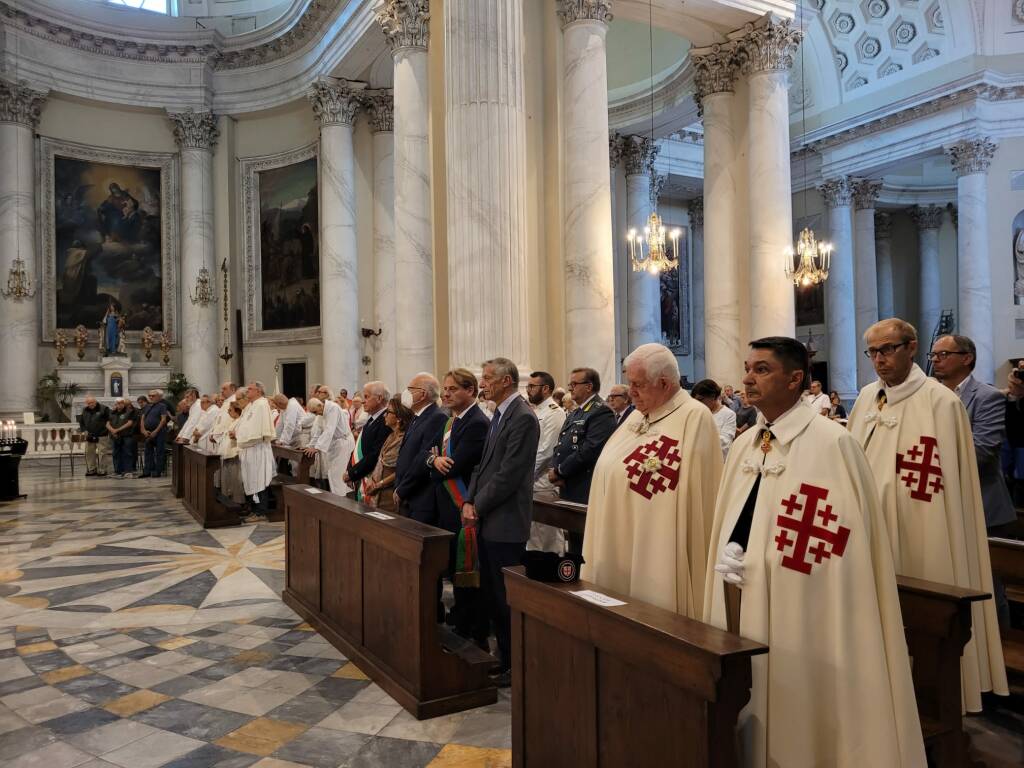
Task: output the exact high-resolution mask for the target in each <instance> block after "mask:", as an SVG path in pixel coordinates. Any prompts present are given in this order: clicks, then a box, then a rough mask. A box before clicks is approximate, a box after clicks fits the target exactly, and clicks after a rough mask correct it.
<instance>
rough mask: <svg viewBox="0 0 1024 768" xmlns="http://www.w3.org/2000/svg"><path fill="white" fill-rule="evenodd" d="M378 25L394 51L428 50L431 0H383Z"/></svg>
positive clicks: (379, 9)
mask: <svg viewBox="0 0 1024 768" xmlns="http://www.w3.org/2000/svg"><path fill="white" fill-rule="evenodd" d="M377 23H378V24H380V28H381V29H382V30H383V32H384V37H386V38H387V40H388V44H389V45H390V46H391V50H392V51H400V50H402V49H403V48H421V49H423V50H426V48H427V45H428V44H429V42H430V0H382V2H381V4H380V5H378V6H377Z"/></svg>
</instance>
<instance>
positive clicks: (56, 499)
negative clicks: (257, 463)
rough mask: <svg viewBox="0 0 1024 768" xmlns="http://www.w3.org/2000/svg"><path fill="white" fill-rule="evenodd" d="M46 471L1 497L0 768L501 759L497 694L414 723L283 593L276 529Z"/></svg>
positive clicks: (504, 710) (158, 483) (460, 766)
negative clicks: (208, 522) (230, 522)
mask: <svg viewBox="0 0 1024 768" xmlns="http://www.w3.org/2000/svg"><path fill="white" fill-rule="evenodd" d="M55 476H56V467H55V466H45V465H42V466H40V465H35V466H33V465H31V464H29V465H25V466H24V467H23V470H22V491H23V492H26V493H27V494H28V499H26V500H22V501H18V502H12V503H8V504H0V765H2V766H4V768H29V766H32V767H34V768H72V767H74V766H80V767H81V768H100V767H101V766H102V767H103V768H106V767H108V766H121V767H122V768H157V766H162V767H163V768H206V767H208V766H209V767H211V768H212V767H213V766H216V767H217V768H245V767H246V766H259V767H260V768H287V767H290V766H313V767H315V768H336V767H337V766H352V767H355V766H366V767H369V766H386V767H387V768H406V767H408V768H413V767H414V766H430V767H431V768H469V767H470V766H473V767H474V768H476V767H477V766H480V767H484V766H490V767H493V768H498V767H499V766H511V764H512V756H511V751H510V744H511V720H510V704H509V699H508V695H507V693H504V692H503V694H502V696H501V697H500V698H499V700H498V703H497V704H494V705H492V706H489V707H483V708H480V709H476V710H473V711H471V712H463V713H459V714H455V715H451V716H447V717H439V718H435V719H432V720H426V721H422V722H421V721H417V720H416V719H415V718H413V717H412V716H410V715H409V714H408V713H407V712H405V711H404V710H403V709H402V708H401V707H400V706H399V705H398V704H397V703H396V702H395V701H394V700H393V699H392V698H391V697H390V696H388V695H387V694H386V693H384V692H383V691H382V690H381V689H380V688H378V687H377V686H376V685H374V684H373V683H371V682H370V681H369V680H367V679H366V676H365V675H364V674H363V673H362V672H361V671H360V670H359V669H358V668H357V667H356V666H355V665H354V664H352V663H351V662H349V661H347V660H346V659H345V658H344V657H343V656H342V655H341V654H340V653H339V652H338V651H337V650H335V649H334V648H333V647H331V646H330V645H328V643H327V641H326V640H324V639H323V638H322V637H320V635H318V634H317V633H316V632H315V631H313V629H312V628H311V627H309V626H308V625H307V624H305V623H303V621H302V620H301V619H300V618H299V617H298V616H296V615H295V614H294V613H293V612H292V611H291V610H290V609H289V608H287V607H286V606H285V605H283V604H282V603H281V601H280V598H279V595H280V592H281V589H282V588H283V586H284V570H283V569H284V530H283V526H282V525H281V524H260V525H246V526H242V527H238V528H227V529H220V530H209V531H204V530H202V529H201V528H200V527H199V526H198V525H196V524H195V522H194V521H193V520H192V518H191V517H190V516H189V515H188V514H187V513H186V512H185V511H184V510H183V509H182V508H181V505H180V503H179V502H178V501H176V500H175V499H173V498H172V496H171V494H170V488H169V481H168V480H166V479H157V480H153V479H146V480H116V479H112V478H88V479H86V478H84V477H82V475H81V472H79V473H78V475H77V476H76V477H75V478H68V477H67V476H66V475H65V478H64V479H61V480H58V479H56V477H55Z"/></svg>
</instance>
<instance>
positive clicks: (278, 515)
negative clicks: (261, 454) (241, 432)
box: [267, 445, 313, 523]
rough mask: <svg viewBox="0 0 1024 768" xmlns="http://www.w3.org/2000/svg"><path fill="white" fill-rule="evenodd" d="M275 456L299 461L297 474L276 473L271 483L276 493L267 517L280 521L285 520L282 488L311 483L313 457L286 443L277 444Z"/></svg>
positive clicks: (272, 489)
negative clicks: (310, 472)
mask: <svg viewBox="0 0 1024 768" xmlns="http://www.w3.org/2000/svg"><path fill="white" fill-rule="evenodd" d="M273 449H274V458H275V459H287V460H288V461H295V462H298V465H299V466H298V471H297V473H296V474H295V475H281V474H278V475H274V479H273V480H272V481H271V483H270V492H271V493H273V494H274V509H271V510H270V511H269V514H268V515H267V519H268V520H270V522H272V523H279V522H281V521H282V520H284V495H283V493H282V490H283V489H284V487H285V486H286V485H292V484H295V483H298V484H299V485H309V470H310V469H311V468H312V467H313V458H312V457H311V456H307V455H306V454H305V453H304V452H303V451H302V450H300V449H298V448H289V447H287V446H284V445H275V446H273Z"/></svg>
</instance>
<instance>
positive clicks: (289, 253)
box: [241, 147, 320, 342]
mask: <svg viewBox="0 0 1024 768" xmlns="http://www.w3.org/2000/svg"><path fill="white" fill-rule="evenodd" d="M317 166H318V159H317V153H316V147H306V148H304V149H301V150H296V151H292V152H286V153H283V154H278V155H270V156H265V157H259V158H245V159H243V160H242V161H241V172H242V189H243V197H244V200H245V210H244V218H245V233H246V278H247V280H246V282H247V297H246V314H247V323H246V330H247V340H249V341H268V342H269V341H278V342H280V341H297V340H313V339H317V338H319V335H320V215H319V206H320V202H319V194H318V184H317V179H318V176H317V174H318V168H317Z"/></svg>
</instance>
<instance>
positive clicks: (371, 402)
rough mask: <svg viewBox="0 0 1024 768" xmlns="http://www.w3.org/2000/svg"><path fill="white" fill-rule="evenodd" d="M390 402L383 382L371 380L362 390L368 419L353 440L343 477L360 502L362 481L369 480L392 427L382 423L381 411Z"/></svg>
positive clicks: (388, 393)
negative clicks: (354, 441) (353, 447)
mask: <svg viewBox="0 0 1024 768" xmlns="http://www.w3.org/2000/svg"><path fill="white" fill-rule="evenodd" d="M390 399H391V393H390V392H388V388H387V387H386V386H384V382H383V381H371V382H369V383H367V384H366V385H365V386H364V387H363V410H364V411H366V413H367V420H366V424H364V425H363V429H362V431H361V432H360V433H359V438H358V439H357V440H356V449H355V450H354V451H352V458H351V460H350V461H349V466H348V471H347V472H346V473H345V475H344V477H343V478H342V479H343V480H344V481H345V482H346V483H348V484H350V485H352V486H354V487H355V489H356V498H357V499H358V500H360V501H362V499H363V491H362V483H363V479H364V478H367V477H369V476H370V473H371V472H373V470H374V468H375V467H376V466H377V459H379V458H380V449H381V448H383V447H384V441H385V440H387V439H388V435H390V434H391V427H389V426H388V425H387V424H386V423H385V421H384V411H385V410H387V405H388V400H390Z"/></svg>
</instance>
